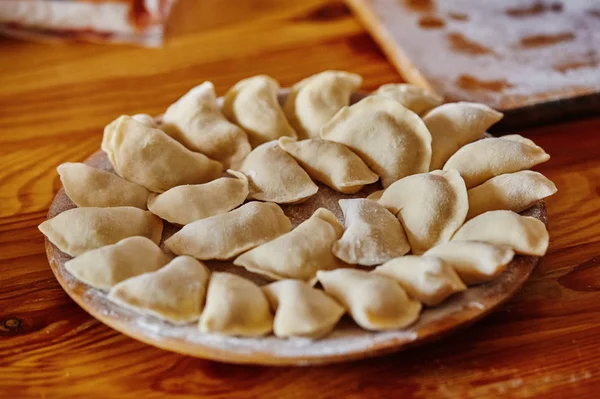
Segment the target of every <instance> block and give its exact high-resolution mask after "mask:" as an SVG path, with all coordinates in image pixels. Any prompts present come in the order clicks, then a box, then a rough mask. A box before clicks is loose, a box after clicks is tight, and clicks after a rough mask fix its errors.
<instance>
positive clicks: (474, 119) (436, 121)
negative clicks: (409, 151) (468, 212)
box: [423, 101, 503, 170]
mask: <svg viewBox="0 0 600 399" xmlns="http://www.w3.org/2000/svg"><path fill="white" fill-rule="evenodd" d="M502 116H503V114H502V113H500V112H498V111H496V110H494V109H492V108H490V107H488V106H487V105H485V104H478V103H469V102H464V101H461V102H456V103H448V104H443V105H440V106H439V107H437V108H434V109H433V110H431V111H430V112H428V113H427V115H425V116H424V117H423V121H424V122H425V125H426V126H427V129H429V132H430V133H431V165H430V168H429V170H436V169H442V167H444V164H445V163H446V161H447V160H448V159H449V158H450V157H451V156H452V154H454V153H455V152H456V151H458V149H459V148H461V147H462V146H464V145H466V144H469V143H470V142H473V141H475V140H478V139H480V138H481V136H483V134H484V133H485V131H486V130H487V129H488V128H489V127H490V126H492V125H493V124H494V123H496V122H498V121H499V120H500V119H502Z"/></svg>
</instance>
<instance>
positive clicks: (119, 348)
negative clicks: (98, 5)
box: [0, 0, 600, 399]
mask: <svg viewBox="0 0 600 399" xmlns="http://www.w3.org/2000/svg"><path fill="white" fill-rule="evenodd" d="M223 4H227V7H226V8H224V7H223ZM232 4H233V3H230V2H222V1H218V0H203V1H197V2H196V1H193V0H190V1H184V0H181V1H180V3H179V4H178V5H177V7H176V8H175V10H174V15H173V18H172V20H171V22H170V24H169V25H170V26H169V41H168V43H167V45H166V46H165V48H163V49H160V50H147V49H138V48H132V47H100V46H94V45H72V46H45V45H40V44H33V43H21V42H16V41H9V40H6V39H0V144H1V145H0V165H1V166H2V167H1V168H0V187H1V189H0V397H3V398H4V397H7V398H40V397H46V398H54V397H60V398H70V397H86V398H90V397H102V398H108V397H111V398H113V397H120V398H164V397H169V396H171V397H176V398H188V397H189V398H192V397H194V398H195V397H206V398H233V397H235V398H255V397H261V398H283V399H292V398H293V399H296V398H396V397H402V398H412V397H415V398H422V397H434V398H452V397H456V398H469V397H506V398H518V397H543V398H565V397H568V398H573V399H574V398H596V397H597V392H598V391H600V380H599V378H600V360H599V359H600V346H599V345H598V340H599V339H600V292H599V291H600V235H599V233H600V212H599V209H600V117H597V118H592V119H586V120H580V121H576V122H571V123H568V124H562V125H554V126H548V127H543V128H535V129H530V130H527V131H521V132H520V133H522V134H524V135H526V136H527V137H530V138H532V139H534V140H535V141H536V142H537V143H538V144H539V145H541V146H543V147H544V148H545V149H546V150H547V151H548V153H550V154H551V155H552V159H551V160H550V161H549V162H548V163H546V164H544V165H542V166H541V167H540V168H538V170H539V171H541V172H542V173H544V174H546V176H548V177H549V178H550V179H552V180H553V181H554V182H555V183H556V185H557V187H558V189H559V192H558V194H557V195H555V196H554V197H551V198H550V199H549V200H548V201H547V207H548V213H549V220H550V225H549V229H550V234H551V243H550V250H549V253H548V255H547V256H546V257H544V258H543V260H542V261H541V263H540V265H539V266H538V267H537V268H536V270H535V271H534V273H533V276H532V278H531V279H530V280H529V281H528V282H527V284H526V285H525V287H524V288H523V289H522V290H521V291H520V292H519V293H518V294H517V296H516V297H515V298H514V299H513V300H512V301H511V302H510V303H508V304H507V305H505V307H504V308H503V309H502V310H500V311H498V312H496V313H494V314H493V315H491V316H490V317H488V318H486V319H485V320H483V321H481V322H479V323H477V324H476V325H474V326H473V327H471V328H469V329H467V330H464V331H462V332H460V333H458V334H456V335H454V336H452V337H449V338H446V339H444V340H442V341H439V342H436V343H433V344H430V345H428V346H425V347H421V348H416V349H413V350H409V351H406V352H403V353H401V354H398V355H390V356H387V357H383V358H379V359H373V360H368V361H360V362H354V363H349V364H339V365H335V366H324V367H315V368H270V367H258V366H232V365H226V364H221V363H216V362H212V361H204V360H200V359H195V358H191V357H186V356H182V355H177V354H173V353H170V352H165V351H162V350H160V349H156V348H153V347H150V346H147V345H145V344H142V343H140V342H137V341H134V340H132V339H130V338H127V337H126V336H124V335H122V334H120V333H117V332H115V331H114V330H112V329H110V328H108V327H105V326H104V325H103V324H101V323H100V322H98V321H96V320H95V319H93V318H91V317H90V316H88V314H87V313H85V312H84V311H83V310H82V309H80V308H79V307H78V306H77V305H76V304H75V303H74V302H72V301H71V300H70V299H69V297H68V296H67V295H66V294H65V293H64V291H63V290H62V289H61V288H60V286H59V284H58V283H57V281H56V279H55V278H54V276H53V275H52V272H51V270H50V267H49V266H48V262H47V260H46V256H45V253H44V244H43V243H44V240H43V237H42V235H41V234H40V233H39V232H38V230H37V225H38V224H39V223H40V222H41V221H42V220H44V218H45V215H46V212H47V209H48V206H49V204H50V202H51V200H52V198H53V196H54V194H55V193H56V192H57V191H58V189H59V187H60V183H59V179H58V176H57V174H56V171H55V167H56V166H57V165H58V164H59V163H61V162H65V161H80V160H83V159H85V158H86V157H87V156H89V155H90V154H92V153H93V152H95V151H96V150H97V149H98V147H99V145H100V140H101V135H100V132H101V130H102V127H103V126H104V125H105V124H106V123H107V122H108V121H110V120H111V119H113V118H114V117H115V116H116V115H119V114H121V113H129V114H131V113H136V112H148V113H151V114H157V113H159V112H161V111H162V110H164V108H165V107H166V106H167V105H168V104H169V103H171V102H172V101H173V100H174V99H176V98H177V97H178V96H179V95H181V94H182V93H183V92H185V90H186V89H188V88H189V87H191V86H193V85H195V84H197V83H200V82H202V81H203V80H212V81H213V82H214V83H215V85H216V87H217V90H218V92H219V93H223V92H224V91H225V90H226V89H227V87H229V86H230V85H232V84H233V83H235V82H236V81H237V80H238V79H240V78H243V77H246V76H249V75H252V74H257V73H268V74H270V75H272V76H274V77H275V78H277V79H278V80H279V81H280V82H281V84H282V85H289V84H291V83H293V82H295V81H296V80H298V79H300V78H302V77H305V76H307V75H309V74H311V73H314V72H317V71H320V70H323V69H326V68H337V69H346V70H349V71H352V72H357V73H360V74H361V75H363V76H364V78H365V88H367V89H372V88H375V87H377V86H378V85H380V84H382V83H386V82H393V81H399V80H400V77H399V76H398V75H397V74H396V73H395V71H394V69H393V68H392V66H391V65H389V64H388V63H387V62H386V61H385V59H384V57H383V56H382V54H381V53H380V52H379V51H378V49H377V46H376V45H375V44H374V43H373V41H372V40H371V39H370V38H369V36H368V35H367V34H366V32H365V31H364V29H363V28H362V27H361V25H360V24H359V22H358V21H357V20H356V19H355V18H354V17H353V16H352V15H351V14H350V12H349V11H348V9H347V8H346V7H345V6H344V5H343V4H342V3H340V2H338V1H325V0H305V1H302V2H298V1H293V0H285V1H284V0H270V1H266V0H262V1H256V0H255V1H250V0H238V1H236V3H235V6H233V5H232Z"/></svg>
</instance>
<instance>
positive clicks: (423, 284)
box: [373, 255, 467, 306]
mask: <svg viewBox="0 0 600 399" xmlns="http://www.w3.org/2000/svg"><path fill="white" fill-rule="evenodd" d="M373 272H374V273H377V274H381V275H383V276H386V277H389V278H391V279H392V280H395V281H396V282H397V283H398V284H400V286H401V287H402V288H404V289H405V290H406V292H408V295H409V296H410V297H411V298H413V299H415V300H417V301H419V302H422V303H424V304H425V305H427V306H437V305H439V304H440V303H442V302H443V301H444V299H446V298H448V297H449V296H450V295H452V294H454V293H456V292H460V291H464V290H466V289H467V287H466V286H465V284H464V283H463V282H462V281H461V280H460V278H459V277H458V275H457V274H456V272H455V271H454V269H452V267H451V266H450V265H449V264H447V263H445V262H444V261H442V260H440V259H438V258H435V257H433V256H415V255H410V256H402V257H400V258H396V259H392V260H390V261H389V262H386V263H384V264H383V265H381V266H379V267H377V268H376V269H375V270H374V271H373Z"/></svg>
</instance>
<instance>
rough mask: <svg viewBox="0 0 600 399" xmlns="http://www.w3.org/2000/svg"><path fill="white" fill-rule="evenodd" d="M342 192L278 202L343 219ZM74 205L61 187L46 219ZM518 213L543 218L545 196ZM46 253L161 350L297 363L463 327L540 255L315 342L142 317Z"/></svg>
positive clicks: (500, 299) (372, 352) (62, 275)
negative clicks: (385, 320) (405, 322)
mask: <svg viewBox="0 0 600 399" xmlns="http://www.w3.org/2000/svg"><path fill="white" fill-rule="evenodd" d="M86 163H87V164H88V165H91V166H94V167H97V168H101V169H104V170H107V171H110V172H112V173H114V170H113V169H112V166H111V165H110V162H109V161H108V158H107V156H106V154H105V153H104V152H102V151H98V152H97V153H95V154H94V155H92V156H91V157H90V158H89V159H87V160H86ZM366 195H367V193H366V192H362V193H359V194H357V195H353V196H352V197H365V196H366ZM347 197H349V196H344V195H340V194H339V193H337V192H335V191H333V190H331V189H329V188H327V187H325V186H320V187H319V192H318V193H317V194H316V195H315V196H313V197H312V198H310V199H309V200H308V201H306V202H304V203H302V204H298V205H285V206H283V207H282V208H283V210H284V212H285V213H286V215H287V216H288V217H289V218H290V220H291V221H292V224H293V225H294V226H297V225H298V224H300V223H301V222H303V221H304V220H306V219H308V218H309V217H310V215H312V213H313V212H314V211H315V210H316V209H318V208H319V207H326V208H328V209H329V210H331V211H332V212H333V213H334V214H335V215H336V216H337V217H338V218H339V219H340V220H343V218H342V212H341V209H340V208H339V206H338V204H337V200H338V199H340V198H347ZM72 208H75V205H74V204H73V203H72V202H71V201H70V200H69V198H68V197H67V195H66V194H65V192H64V190H62V189H61V190H60V191H59V192H58V194H57V195H56V197H55V199H54V201H53V202H52V205H51V206H50V210H49V212H48V218H51V217H54V216H56V215H58V214H59V213H61V212H64V211H66V210H68V209H72ZM523 214H525V215H530V216H534V217H536V218H538V219H540V220H542V221H543V222H544V223H547V218H546V208H545V206H544V203H543V201H540V203H538V204H537V205H535V206H534V207H532V208H531V209H529V210H527V211H525V212H524V213H523ZM177 230H178V228H176V227H175V226H173V225H171V224H168V223H166V222H165V228H164V231H163V237H162V240H161V246H162V248H163V250H165V251H167V252H168V250H167V249H166V248H165V247H164V240H166V239H167V238H169V237H170V236H171V235H173V234H174V233H175V232H176V231H177ZM46 253H47V255H48V261H49V263H50V266H51V267H52V271H53V272H54V275H55V276H56V278H57V280H58V282H59V283H60V285H61V286H62V287H63V289H64V290H65V291H66V292H67V293H68V294H69V296H70V297H71V298H72V299H73V300H74V301H75V302H77V303H78V304H79V305H80V306H81V307H82V308H84V309H85V310H86V311H87V312H88V313H90V314H91V315H92V316H94V317H95V318H96V319H98V320H100V321H101V322H103V323H105V324H107V325H109V326H110V327H112V328H114V329H115V330H117V331H120V332H122V333H124V334H126V335H128V336H130V337H132V338H135V339H138V340H140V341H142V342H145V343H148V344H150V345H154V346H157V347H159V348H162V349H167V350H171V351H174V352H179V353H182V354H186V355H191V356H198V357H203V358H207V359H213V360H220V361H225V362H231V363H252V364H266V365H296V366H305V365H311V364H327V363H337V362H343V361H349V360H354V359H362V358H366V357H373V356H377V355H382V354H386V353H391V352H397V351H399V350H402V349H406V348H408V347H413V346H416V345H419V344H422V343H425V342H429V341H432V340H434V339H437V338H440V337H442V336H444V335H446V334H448V333H449V332H452V331H454V330H456V329H458V328H460V327H465V326H467V325H469V324H471V323H473V322H474V321H476V320H478V319H480V318H482V317H483V316H485V315H486V314H488V313H490V312H492V311H493V310H494V309H495V308H497V307H498V306H499V305H500V304H502V303H504V302H505V301H506V300H508V299H509V298H510V297H511V296H512V295H513V294H514V293H515V292H516V291H517V290H518V289H519V288H520V287H521V285H522V284H523V283H524V282H525V281H526V280H527V277H529V274H530V273H531V271H532V270H533V268H534V266H535V265H536V264H537V262H538V259H539V258H538V257H534V256H517V257H515V259H514V260H513V262H511V264H510V265H509V266H508V268H507V270H506V271H505V272H504V273H503V274H501V275H500V277H498V278H497V279H495V280H494V281H492V282H490V283H487V284H483V285H479V286H474V287H471V288H469V289H468V290H467V291H465V292H463V293H461V294H459V295H455V296H453V297H451V298H450V299H449V300H447V301H445V302H444V303H443V304H442V305H441V306H438V307H435V308H431V309H426V310H425V311H423V313H422V314H421V318H420V319H419V321H418V322H417V323H416V324H415V325H414V326H411V327H410V328H407V329H404V330H398V331H386V332H369V331H366V330H363V329H361V328H359V327H358V326H356V325H355V324H354V323H353V322H351V321H350V320H349V319H348V318H346V319H344V320H342V322H341V323H340V324H338V326H337V327H336V329H335V331H334V332H333V333H331V334H329V335H328V336H326V337H324V338H322V339H318V340H305V339H281V338H277V337H275V336H272V335H271V336H268V337H264V338H236V337H224V336H219V335H216V334H202V333H200V332H199V331H198V328H197V325H196V324H192V325H186V326H174V325H172V324H170V323H167V322H164V321H161V320H159V319H158V318H155V317H151V316H144V315H141V314H140V313H138V312H135V311H133V310H131V309H127V308H125V307H123V306H119V305H117V304H115V303H113V302H111V301H109V300H108V299H107V297H106V294H105V293H103V292H101V291H99V290H96V289H93V288H91V287H89V286H88V285H86V284H84V283H81V282H80V281H78V280H77V279H75V278H73V276H71V275H70V274H69V272H67V271H66V269H65V268H64V263H65V262H66V261H67V260H69V259H71V257H70V256H68V255H66V254H65V253H63V252H61V251H60V250H59V249H58V248H57V247H56V246H55V245H54V244H52V243H51V242H50V241H48V239H46ZM206 263H207V265H208V267H209V268H210V269H211V270H221V271H223V270H226V271H228V272H230V273H235V274H239V275H242V276H244V277H246V278H250V279H251V280H253V281H255V282H256V283H257V284H264V283H266V282H268V281H269V280H265V278H263V277H261V276H259V275H256V274H254V273H250V272H247V271H245V269H243V268H241V267H238V266H235V265H233V263H232V262H206Z"/></svg>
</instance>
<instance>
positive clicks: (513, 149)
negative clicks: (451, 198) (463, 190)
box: [444, 137, 550, 188]
mask: <svg viewBox="0 0 600 399" xmlns="http://www.w3.org/2000/svg"><path fill="white" fill-rule="evenodd" d="M548 159H550V155H548V154H546V152H545V151H544V150H543V149H542V148H541V147H538V146H532V145H529V144H526V143H524V142H520V141H514V140H507V139H502V138H495V137H494V138H488V139H483V140H479V141H475V142H474V143H471V144H467V145H466V146H464V147H462V148H461V149H460V150H458V151H457V152H456V153H455V154H454V155H452V156H451V157H450V159H449V160H448V162H446V164H445V165H444V170H450V169H456V170H458V172H459V173H460V175H461V176H462V177H463V179H464V180H465V184H466V185H467V188H472V187H475V186H478V185H480V184H482V183H483V182H485V181H486V180H488V179H491V178H492V177H494V176H498V175H502V174H504V173H512V172H518V171H520V170H525V169H529V168H531V167H532V166H535V165H537V164H539V163H542V162H546V161H547V160H548Z"/></svg>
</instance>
